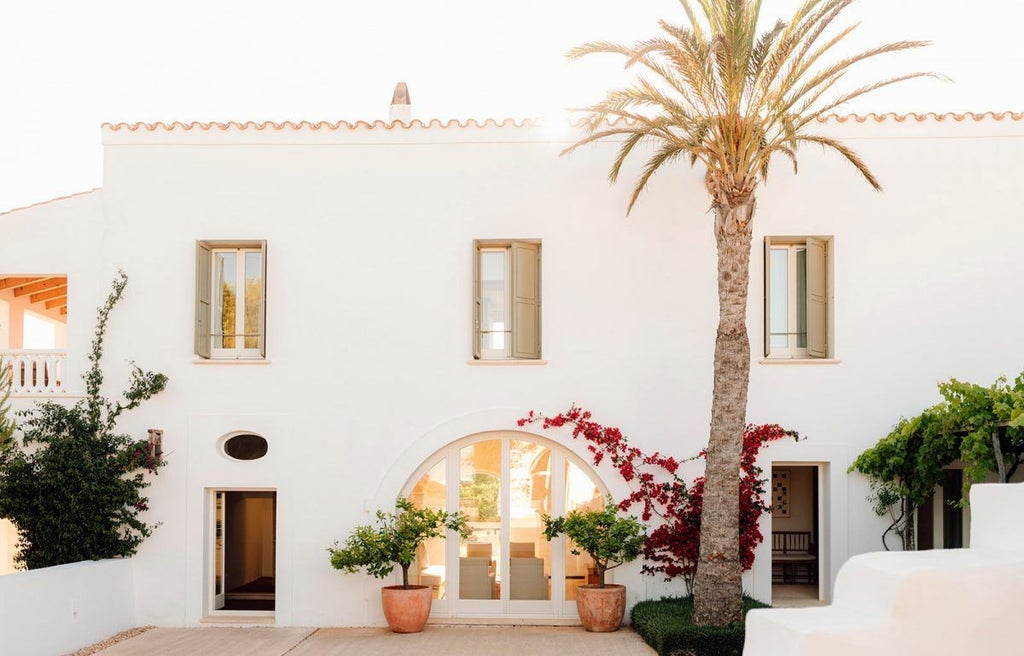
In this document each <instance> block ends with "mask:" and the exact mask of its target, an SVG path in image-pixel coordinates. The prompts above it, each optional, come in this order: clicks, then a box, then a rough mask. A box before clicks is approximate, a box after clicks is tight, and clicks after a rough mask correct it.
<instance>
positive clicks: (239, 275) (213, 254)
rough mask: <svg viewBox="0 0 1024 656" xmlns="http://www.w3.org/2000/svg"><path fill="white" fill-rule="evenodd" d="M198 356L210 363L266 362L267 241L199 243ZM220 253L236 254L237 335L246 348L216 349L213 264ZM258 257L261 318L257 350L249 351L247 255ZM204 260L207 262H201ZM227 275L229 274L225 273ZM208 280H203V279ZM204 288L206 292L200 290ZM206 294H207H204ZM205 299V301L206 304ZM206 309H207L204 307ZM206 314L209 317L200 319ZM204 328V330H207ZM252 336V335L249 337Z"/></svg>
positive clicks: (197, 279)
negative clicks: (233, 361)
mask: <svg viewBox="0 0 1024 656" xmlns="http://www.w3.org/2000/svg"><path fill="white" fill-rule="evenodd" d="M196 246H197V250H196V253H197V255H196V257H197V262H196V271H197V274H196V284H197V303H196V349H195V350H196V354H197V355H198V356H199V357H200V358H204V359H209V360H263V359H265V358H266V332H267V331H266V311H267V307H266V306H267V242H266V241H252V240H249V241H199V242H197V243H196ZM218 253H234V254H235V255H236V257H235V273H234V280H235V290H236V291H235V332H234V333H233V334H234V335H236V336H237V337H238V339H237V340H236V344H238V343H239V340H240V341H241V344H243V346H235V347H234V348H215V347H214V344H215V343H216V337H219V336H221V335H222V334H221V333H220V332H217V331H219V330H220V327H219V326H214V321H213V319H214V304H215V299H216V298H217V297H218V295H219V293H218V290H217V288H216V287H217V275H216V271H215V266H214V263H215V262H216V258H217V254H218ZM247 253H259V254H260V256H261V262H260V265H261V267H260V269H261V270H260V276H261V281H260V283H261V285H260V286H261V289H260V294H261V298H260V316H259V320H258V326H259V333H258V334H257V335H256V336H257V339H258V344H259V345H258V346H257V347H255V348H246V347H245V346H244V344H245V337H246V333H245V259H246V258H245V255H246V254H247ZM203 258H205V259H206V261H205V262H202V261H199V260H201V259H203ZM225 273H226V272H225ZM204 277H206V278H207V279H206V280H204V279H203V278H204ZM202 286H205V289H204V290H200V289H199V287H202ZM203 292H205V294H204V293H203ZM204 299H205V300H204ZM204 305H205V307H204ZM203 314H205V315H206V316H201V315H203ZM204 328H205V329H204ZM250 336H251V335H250Z"/></svg>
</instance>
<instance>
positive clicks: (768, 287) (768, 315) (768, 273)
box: [764, 237, 772, 358]
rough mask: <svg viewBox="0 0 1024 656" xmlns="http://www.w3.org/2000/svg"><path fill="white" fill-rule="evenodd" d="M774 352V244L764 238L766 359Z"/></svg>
mask: <svg viewBox="0 0 1024 656" xmlns="http://www.w3.org/2000/svg"><path fill="white" fill-rule="evenodd" d="M771 351H772V242H771V240H770V239H769V238H768V237H765V238H764V357H766V358H767V357H768V356H769V355H771Z"/></svg>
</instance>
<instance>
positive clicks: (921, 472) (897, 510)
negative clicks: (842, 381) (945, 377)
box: [850, 373, 1024, 550]
mask: <svg viewBox="0 0 1024 656" xmlns="http://www.w3.org/2000/svg"><path fill="white" fill-rule="evenodd" d="M938 387H939V394H940V395H941V396H942V399H943V400H942V402H941V403H939V404H937V405H934V406H932V407H930V408H928V409H926V410H924V411H923V412H922V413H921V414H919V415H917V416H916V417H911V418H909V419H901V420H900V421H899V422H898V423H897V424H896V426H895V427H894V428H893V429H892V431H890V433H889V434H888V435H886V436H885V437H883V438H882V439H881V440H879V441H878V443H877V444H875V446H873V447H871V448H870V449H867V450H866V451H864V452H863V453H862V454H860V455H859V456H858V457H857V459H856V460H854V462H853V465H852V466H851V467H850V471H858V472H860V473H862V474H864V475H865V476H867V477H869V478H870V479H871V490H872V492H871V496H870V497H869V500H870V501H871V502H872V504H873V506H874V510H875V512H876V513H877V514H878V515H879V516H888V517H889V519H890V524H889V526H888V527H887V528H886V530H885V531H884V532H883V534H882V543H883V545H884V546H885V548H886V549H888V548H889V545H888V543H887V542H886V537H887V536H888V535H889V534H890V533H894V534H895V535H896V536H897V537H899V539H900V543H901V546H902V548H903V549H904V550H913V549H915V548H916V546H917V545H916V539H915V538H916V527H915V522H914V518H915V515H916V510H917V508H918V507H919V506H920V505H921V504H923V503H925V502H926V501H927V500H928V498H929V497H930V496H931V495H932V492H933V490H934V489H935V486H937V485H940V484H941V483H942V482H943V480H944V479H945V473H944V469H945V468H946V467H948V466H949V465H950V464H952V463H953V462H955V461H958V460H959V461H962V462H963V466H964V488H965V489H964V492H965V494H964V497H963V498H964V499H965V500H966V499H967V498H968V497H967V494H966V492H967V491H968V489H969V488H970V486H971V484H973V483H977V482H979V481H981V480H983V479H984V478H985V477H986V476H987V475H989V474H990V473H996V474H997V475H998V477H999V479H1000V481H1002V482H1005V481H1007V480H1009V479H1010V478H1012V477H1013V475H1014V474H1015V473H1016V472H1017V470H1018V468H1019V467H1020V465H1021V462H1022V461H1024V373H1022V374H1021V375H1019V376H1017V378H1016V379H1015V380H1014V381H1013V383H1010V382H1008V381H1007V379H1006V378H1005V377H1000V378H997V379H996V381H995V382H994V383H993V384H992V385H989V386H988V387H984V386H982V385H977V384H975V383H969V382H963V381H959V380H957V379H955V378H951V379H950V380H949V381H948V382H945V383H940V384H939V386H938Z"/></svg>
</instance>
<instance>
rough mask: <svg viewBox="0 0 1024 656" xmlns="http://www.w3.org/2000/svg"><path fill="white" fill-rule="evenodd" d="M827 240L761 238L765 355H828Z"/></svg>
mask: <svg viewBox="0 0 1024 656" xmlns="http://www.w3.org/2000/svg"><path fill="white" fill-rule="evenodd" d="M829 246H830V240H828V239H821V238H814V237H796V238H789V237H767V238H765V243H764V267H765V272H764V298H765V312H764V315H765V328H764V332H765V344H764V348H765V356H766V357H771V358H827V357H830V354H829V343H828V333H829V330H828V315H829V307H828V267H827V257H828V251H829Z"/></svg>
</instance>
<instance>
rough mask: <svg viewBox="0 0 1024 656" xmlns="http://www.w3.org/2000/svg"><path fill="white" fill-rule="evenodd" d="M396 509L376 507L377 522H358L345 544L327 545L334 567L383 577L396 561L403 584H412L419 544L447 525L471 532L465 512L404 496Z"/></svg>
mask: <svg viewBox="0 0 1024 656" xmlns="http://www.w3.org/2000/svg"><path fill="white" fill-rule="evenodd" d="M395 507H396V508H398V512H396V513H390V512H389V513H386V512H383V511H380V510H378V511H377V526H357V527H355V528H354V529H352V533H350V534H349V536H348V537H347V538H346V539H345V545H344V546H343V547H340V548H339V546H338V543H337V542H335V543H334V546H333V547H329V548H328V549H327V551H328V553H330V554H331V565H333V566H334V568H335V569H343V570H345V571H346V572H355V571H358V570H360V569H365V570H366V573H367V574H370V575H372V576H375V577H377V578H378V579H382V578H384V577H386V576H387V575H388V574H390V573H391V572H392V571H393V570H394V569H395V565H398V566H399V567H401V568H402V587H403V588H408V587H409V566H410V565H412V561H414V560H415V559H416V548H417V547H418V546H420V544H421V543H422V542H423V541H424V540H427V539H430V538H437V537H443V536H444V534H445V529H446V528H447V529H451V530H453V531H455V532H457V533H458V534H459V535H460V536H461V537H462V538H468V537H469V535H470V530H469V525H468V524H467V523H466V518H465V517H464V516H463V515H462V513H448V512H445V511H443V510H432V509H430V508H417V507H416V506H415V505H413V503H412V501H409V500H408V499H405V498H403V497H398V499H396V500H395Z"/></svg>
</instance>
